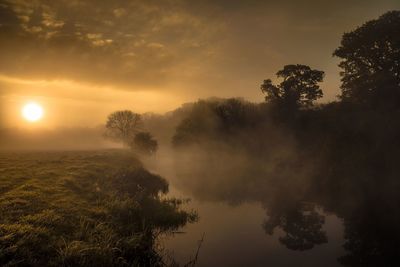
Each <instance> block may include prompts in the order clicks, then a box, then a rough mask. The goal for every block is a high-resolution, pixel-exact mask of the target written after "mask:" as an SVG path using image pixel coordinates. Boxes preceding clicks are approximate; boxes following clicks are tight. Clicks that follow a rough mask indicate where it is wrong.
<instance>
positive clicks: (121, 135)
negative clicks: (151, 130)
mask: <svg viewBox="0 0 400 267" xmlns="http://www.w3.org/2000/svg"><path fill="white" fill-rule="evenodd" d="M141 125H142V120H141V116H140V115H139V114H137V113H134V112H132V111H130V110H121V111H115V112H113V113H111V114H110V115H109V116H108V118H107V123H106V129H107V132H106V135H107V136H108V137H111V138H114V139H116V140H119V141H122V142H123V143H124V144H126V145H129V144H130V143H131V140H132V139H133V138H134V136H135V134H136V133H138V131H139V129H140V127H141Z"/></svg>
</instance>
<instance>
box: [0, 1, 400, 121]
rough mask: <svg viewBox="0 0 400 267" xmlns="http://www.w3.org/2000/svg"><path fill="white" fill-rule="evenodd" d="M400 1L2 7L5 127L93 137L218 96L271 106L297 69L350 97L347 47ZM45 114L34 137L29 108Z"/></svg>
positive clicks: (331, 95)
mask: <svg viewBox="0 0 400 267" xmlns="http://www.w3.org/2000/svg"><path fill="white" fill-rule="evenodd" d="M396 9H397V10H398V9H400V1H399V0H336V1H332V0H330V1H327V0H279V1H277V0H274V1H272V0H265V1H256V0H247V1H237V0H202V1H201V0H190V1H189V0H146V1H144V0H142V1H138V0H131V1H127V0H125V1H123V0H116V1H106V0H29V1H28V0H10V1H8V0H0V127H48V128H52V127H60V126H62V127H83V126H87V127H92V126H95V125H99V124H102V123H104V121H105V119H106V116H107V115H108V114H109V113H110V112H112V111H115V110H119V109H130V110H133V111H135V112H139V113H143V112H158V113H162V112H166V111H170V110H173V109H175V108H177V107H179V106H180V105H181V104H183V103H185V102H190V101H195V100H197V99H198V98H208V97H243V98H245V99H248V100H250V101H254V102H260V101H263V95H262V94H261V91H260V89H259V87H260V84H261V83H262V81H263V80H264V79H267V78H274V76H275V73H276V72H277V71H278V70H279V69H281V68H282V67H283V66H284V65H286V64H305V65H309V66H311V67H312V68H315V69H319V70H323V71H325V74H326V76H325V82H324V83H323V84H322V89H323V91H324V98H323V100H322V101H325V102H328V101H333V100H335V98H336V96H337V95H338V94H339V93H340V89H339V86H340V77H339V71H340V69H339V68H338V67H337V64H338V59H335V58H333V57H332V53H333V51H334V49H335V48H336V47H338V46H339V44H340V40H341V36H342V34H343V33H344V32H349V31H351V30H353V29H355V28H356V27H357V26H360V25H362V24H363V23H364V22H366V21H367V20H371V19H375V18H378V17H379V16H380V15H382V14H383V13H385V12H387V11H389V10H396ZM29 101H35V102H38V103H40V105H42V106H43V108H44V110H45V117H44V118H43V120H42V121H40V122H38V123H37V124H36V125H35V126H32V125H28V123H27V122H26V121H24V120H23V119H22V118H21V116H20V110H21V108H22V106H23V105H24V104H25V103H27V102H29Z"/></svg>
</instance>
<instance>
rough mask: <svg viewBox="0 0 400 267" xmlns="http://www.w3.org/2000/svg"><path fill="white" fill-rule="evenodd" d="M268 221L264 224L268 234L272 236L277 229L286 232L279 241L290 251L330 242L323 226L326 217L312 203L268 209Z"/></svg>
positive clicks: (299, 203)
mask: <svg viewBox="0 0 400 267" xmlns="http://www.w3.org/2000/svg"><path fill="white" fill-rule="evenodd" d="M267 215H268V217H269V218H268V220H267V221H265V223H264V224H263V228H264V230H265V232H266V233H268V234H269V235H272V234H273V233H274V230H275V229H276V228H279V229H281V230H282V231H283V232H284V236H281V237H280V238H279V241H280V242H281V243H282V244H283V245H285V246H286V247H287V248H288V249H292V250H300V251H303V250H308V249H312V248H313V247H314V246H315V245H319V244H323V243H326V242H328V240H327V237H326V234H325V232H324V231H323V230H322V226H323V224H324V222H325V217H324V216H323V215H321V214H319V213H318V212H317V211H316V208H315V205H314V204H311V203H301V202H298V203H294V204H290V205H287V206H277V207H270V208H268V209H267Z"/></svg>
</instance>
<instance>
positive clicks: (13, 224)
mask: <svg viewBox="0 0 400 267" xmlns="http://www.w3.org/2000/svg"><path fill="white" fill-rule="evenodd" d="M167 192H168V183H167V181H166V180H165V179H164V178H162V177H160V176H158V175H155V174H152V173H150V172H148V171H147V170H146V169H145V168H143V166H142V164H141V162H140V161H139V160H137V159H136V158H135V156H134V155H133V154H132V153H129V152H128V151H123V150H104V151H90V152H89V151H86V152H84V151H80V152H78V151H75V152H73V151H68V152H1V153H0V265H1V266H166V265H174V264H175V263H174V261H173V259H171V258H170V257H168V255H167V254H166V253H165V252H163V250H162V247H161V245H160V242H159V238H160V237H161V236H163V235H168V234H172V233H174V231H176V230H178V229H179V228H180V227H182V226H184V225H185V224H187V223H190V222H194V221H195V220H196V219H197V215H196V213H195V212H193V211H190V212H187V211H184V210H182V208H181V204H182V203H183V201H182V200H179V199H173V198H167V197H166V193H167Z"/></svg>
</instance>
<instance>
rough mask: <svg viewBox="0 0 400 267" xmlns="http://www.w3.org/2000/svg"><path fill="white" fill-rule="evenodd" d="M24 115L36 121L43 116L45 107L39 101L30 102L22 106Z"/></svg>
mask: <svg viewBox="0 0 400 267" xmlns="http://www.w3.org/2000/svg"><path fill="white" fill-rule="evenodd" d="M22 116H23V117H24V119H25V120H27V121H30V122H36V121H38V120H40V119H41V118H42V117H43V108H42V106H40V105H39V104H37V103H34V102H30V103H28V104H26V105H25V106H24V107H23V108H22Z"/></svg>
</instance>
